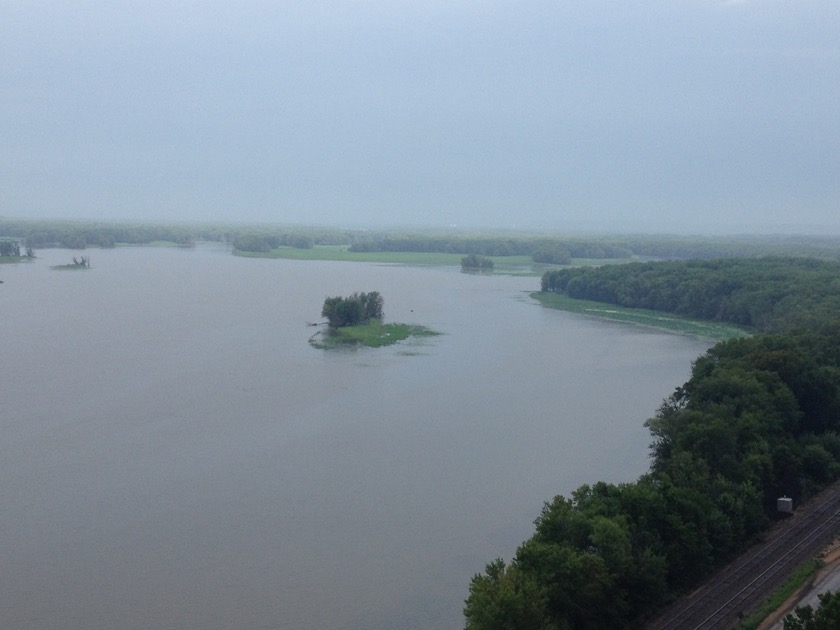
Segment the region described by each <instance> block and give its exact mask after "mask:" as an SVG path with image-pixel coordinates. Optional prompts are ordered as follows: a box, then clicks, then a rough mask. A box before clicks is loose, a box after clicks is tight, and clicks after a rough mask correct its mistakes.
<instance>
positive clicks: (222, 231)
mask: <svg viewBox="0 0 840 630" xmlns="http://www.w3.org/2000/svg"><path fill="white" fill-rule="evenodd" d="M0 237H10V238H14V239H19V240H21V241H22V242H24V243H26V244H28V245H30V246H31V247H37V248H44V247H69V248H73V249H84V248H85V247H113V246H115V245H116V244H119V243H125V244H134V245H137V244H146V243H152V242H155V241H166V242H171V243H177V244H179V245H191V244H193V243H195V242H198V241H221V242H227V243H233V244H234V245H239V246H240V247H236V249H239V250H240V251H257V252H260V251H267V250H265V249H264V248H265V247H269V249H273V248H276V247H280V246H290V247H300V248H308V247H311V246H314V245H344V246H347V247H349V248H350V249H351V251H356V252H375V251H376V252H379V251H381V252H432V253H451V254H462V255H466V254H476V255H479V256H530V257H531V258H532V259H533V260H534V261H535V262H541V263H549V264H568V262H570V261H571V259H596V260H610V259H628V258H631V257H641V258H658V259H689V258H693V259H710V258H731V257H757V256H768V255H772V256H808V257H813V258H821V259H826V260H840V238H838V237H826V236H823V237H820V236H808V237H805V236H762V237H748V236H734V237H726V236H721V237H703V236H690V237H683V236H671V235H654V236H627V237H615V236H600V237H599V236H589V237H568V236H552V235H546V234H538V233H523V232H509V233H505V232H499V233H496V232H492V233H487V232H476V233H473V232H469V231H449V230H446V231H440V230H437V231H434V230H429V231H423V232H402V231H397V230H388V231H371V230H360V229H356V230H353V229H341V228H327V227H315V226H311V227H304V226H282V225H273V224H262V225H249V226H243V225H240V224H214V223H190V224H186V223H184V224H168V223H167V224H152V223H136V222H123V223H112V222H103V221H55V220H52V221H51V220H24V219H2V218H0ZM310 243H311V244H310Z"/></svg>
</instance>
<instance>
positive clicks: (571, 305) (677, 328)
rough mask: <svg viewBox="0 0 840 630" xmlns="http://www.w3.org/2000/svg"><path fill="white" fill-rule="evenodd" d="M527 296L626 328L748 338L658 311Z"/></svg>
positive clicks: (548, 294)
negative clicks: (635, 327)
mask: <svg viewBox="0 0 840 630" xmlns="http://www.w3.org/2000/svg"><path fill="white" fill-rule="evenodd" d="M530 295H531V297H532V298H534V299H535V300H537V301H538V302H539V303H540V304H542V305H543V306H545V307H547V308H555V309H558V310H561V311H568V312H571V313H580V314H582V315H590V316H592V317H599V318H601V319H608V320H611V321H616V322H622V323H626V324H636V325H638V326H644V327H646V328H653V329H656V330H665V331H668V332H673V333H678V334H681V335H690V336H693V337H700V338H703V339H711V340H714V341H725V340H727V339H735V338H738V337H745V336H749V334H750V333H749V331H747V330H745V329H743V328H740V327H738V326H733V325H731V324H723V323H718V322H709V321H703V320H697V319H688V318H685V317H679V316H677V315H671V314H669V313H663V312H660V311H648V310H644V309H638V308H624V307H621V306H616V305H614V304H605V303H604V302H594V301H591V300H577V299H574V298H570V297H567V296H565V295H563V294H561V293H553V292H541V291H537V292H534V293H531V294H530Z"/></svg>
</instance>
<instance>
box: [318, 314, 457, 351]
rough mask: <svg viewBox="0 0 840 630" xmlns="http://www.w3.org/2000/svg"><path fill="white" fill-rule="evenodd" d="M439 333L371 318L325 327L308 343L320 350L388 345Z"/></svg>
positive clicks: (413, 325) (420, 327)
mask: <svg viewBox="0 0 840 630" xmlns="http://www.w3.org/2000/svg"><path fill="white" fill-rule="evenodd" d="M439 334H440V333H438V332H436V331H434V330H431V329H429V328H426V327H425V326H418V325H415V324H396V323H393V324H383V323H382V322H380V321H377V320H372V321H370V322H368V323H366V324H358V325H355V326H342V327H341V328H331V327H330V328H326V329H324V330H322V331H319V332H317V333H315V334H314V335H312V337H310V338H309V343H310V344H312V346H313V347H315V348H319V349H322V350H331V349H336V348H353V347H368V348H379V347H382V346H390V345H393V344H395V343H399V342H401V341H406V340H408V339H419V338H423V337H433V336H435V335H439Z"/></svg>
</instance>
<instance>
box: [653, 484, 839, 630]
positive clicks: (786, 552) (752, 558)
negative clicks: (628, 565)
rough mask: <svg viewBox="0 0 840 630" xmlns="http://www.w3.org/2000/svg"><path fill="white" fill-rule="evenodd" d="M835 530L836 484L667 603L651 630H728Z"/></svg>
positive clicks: (837, 513)
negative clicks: (688, 591)
mask: <svg viewBox="0 0 840 630" xmlns="http://www.w3.org/2000/svg"><path fill="white" fill-rule="evenodd" d="M838 531H840V484H838V485H835V486H832V487H831V488H830V489H828V490H826V491H824V492H823V493H821V494H820V495H818V497H815V498H814V500H812V501H810V502H808V503H807V504H805V505H803V506H801V507H800V508H799V509H798V510H797V512H796V513H795V514H794V515H793V516H792V517H790V518H789V519H787V520H786V521H784V522H782V523H780V524H779V526H777V527H776V528H774V529H773V530H771V532H770V533H769V534H768V538H767V540H766V541H765V542H763V543H760V544H758V545H755V546H753V547H752V548H751V549H750V550H749V551H747V552H746V553H745V554H743V555H742V556H741V557H739V558H738V559H737V560H735V561H734V562H732V563H730V564H729V565H728V566H727V567H725V568H724V569H722V570H721V571H719V572H718V573H717V574H716V575H715V576H713V577H712V579H711V580H709V581H708V582H707V583H706V584H705V585H704V586H702V587H700V588H699V589H697V590H696V591H694V592H693V593H691V594H690V595H688V596H686V597H684V598H682V599H681V600H679V601H677V602H675V603H674V604H672V605H671V606H670V607H669V608H667V609H666V610H665V612H664V613H663V614H662V615H660V616H659V617H657V618H656V619H654V620H653V622H651V623H650V624H648V626H647V627H648V628H649V629H650V630H671V629H680V630H683V629H686V628H693V629H694V630H701V629H702V630H711V629H713V628H717V629H723V628H731V627H732V626H734V625H736V624H737V623H738V622H739V620H740V619H741V618H742V617H743V616H745V615H747V614H749V613H750V612H752V611H753V610H754V609H755V608H757V607H758V606H759V605H760V604H761V603H762V602H763V601H764V599H766V598H767V597H768V596H769V595H770V594H771V593H772V592H773V591H774V590H775V589H776V588H778V587H779V586H780V585H781V584H782V583H783V582H784V581H785V580H786V579H787V577H788V575H789V574H790V573H791V572H792V571H793V570H794V569H795V568H796V567H797V566H798V565H799V564H800V563H801V562H803V561H804V560H805V559H807V558H808V557H810V556H813V555H815V554H816V553H818V552H819V551H820V550H821V549H823V548H824V547H825V546H826V545H828V544H829V543H830V542H831V540H832V539H833V538H834V537H835V536H836V535H837V533H838Z"/></svg>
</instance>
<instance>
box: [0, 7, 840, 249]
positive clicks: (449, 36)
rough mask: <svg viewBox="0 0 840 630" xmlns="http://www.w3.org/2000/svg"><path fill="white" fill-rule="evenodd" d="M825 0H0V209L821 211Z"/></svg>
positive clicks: (829, 210)
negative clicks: (176, 0) (43, 1)
mask: <svg viewBox="0 0 840 630" xmlns="http://www.w3.org/2000/svg"><path fill="white" fill-rule="evenodd" d="M838 18H840V5H838V4H837V3H832V2H827V1H822V0H817V1H814V2H808V3H784V2H780V1H776V0H741V1H734V0H730V1H721V2H700V1H699V0H692V1H689V2H674V1H670V0H658V1H656V2H651V3H645V4H644V5H641V6H637V5H627V6H624V5H614V4H612V3H606V2H589V3H580V2H570V3H564V4H560V5H558V4H556V3H551V2H542V1H530V0H529V1H528V2H525V3H518V4H516V5H511V6H508V5H505V4H503V3H472V2H466V3H442V2H435V1H433V2H425V3H417V2H410V1H400V2H388V3H384V2H369V3H366V4H364V5H362V6H359V5H356V4H351V3H347V2H335V3H306V4H305V5H297V4H283V3H280V4H275V3H268V2H255V3H249V4H247V5H242V6H240V5H231V4H227V3H220V2H217V1H215V0H212V1H210V2H205V3H197V4H191V5H189V4H183V5H182V4H179V5H171V4H168V3H162V2H151V3H150V2H143V3H137V2H131V1H129V2H116V3H105V2H102V1H101V0H91V1H90V2H88V3H85V4H84V5H82V6H78V5H76V4H75V3H74V4H70V3H61V4H57V5H55V6H51V7H50V8H49V9H43V8H40V7H38V6H35V5H31V3H25V2H21V1H20V0H13V1H12V2H9V3H6V4H5V5H4V9H3V20H2V21H0V73H2V80H3V85H4V97H3V99H0V137H2V138H3V143H2V145H0V164H2V169H0V215H3V216H5V217H16V218H21V219H59V220H65V219H79V220H92V221H97V220H102V221H146V222H160V221H173V222H237V223H271V224H297V225H317V226H358V227H368V228H371V229H377V228H380V229H381V228H407V229H425V228H433V229H439V228H448V227H450V226H457V227H458V228H463V229H502V230H527V231H535V230H545V231H563V232H567V233H568V232H598V233H603V232H608V233H674V234H686V233H691V234H739V233H762V234H837V233H840V226H838V222H837V220H836V216H837V211H838V208H840V177H838V173H840V120H839V119H838V115H837V111H836V110H837V105H836V104H837V103H838V102H840V43H838V40H837V37H836V25H837V24H838V23H839V22H838Z"/></svg>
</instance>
